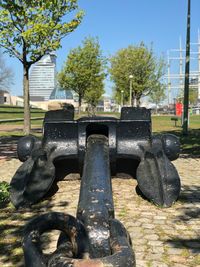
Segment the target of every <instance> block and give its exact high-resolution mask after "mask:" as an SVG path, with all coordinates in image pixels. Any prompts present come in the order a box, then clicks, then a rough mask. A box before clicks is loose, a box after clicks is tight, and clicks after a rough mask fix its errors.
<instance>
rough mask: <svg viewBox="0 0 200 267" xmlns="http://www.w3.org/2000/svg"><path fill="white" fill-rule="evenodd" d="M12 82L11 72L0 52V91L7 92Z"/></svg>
mask: <svg viewBox="0 0 200 267" xmlns="http://www.w3.org/2000/svg"><path fill="white" fill-rule="evenodd" d="M12 82H13V71H12V70H11V68H9V67H7V66H6V64H5V60H4V58H3V54H2V53H1V51H0V90H8V89H9V87H10V85H11V84H12Z"/></svg>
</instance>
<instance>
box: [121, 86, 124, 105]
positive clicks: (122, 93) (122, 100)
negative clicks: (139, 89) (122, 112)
mask: <svg viewBox="0 0 200 267" xmlns="http://www.w3.org/2000/svg"><path fill="white" fill-rule="evenodd" d="M123 105H124V91H123V90H121V107H123Z"/></svg>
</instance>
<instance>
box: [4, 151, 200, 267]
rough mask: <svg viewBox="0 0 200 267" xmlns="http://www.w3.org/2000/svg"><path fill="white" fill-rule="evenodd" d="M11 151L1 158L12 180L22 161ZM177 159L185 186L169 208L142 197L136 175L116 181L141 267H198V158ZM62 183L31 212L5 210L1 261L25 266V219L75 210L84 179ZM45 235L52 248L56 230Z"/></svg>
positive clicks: (119, 212)
mask: <svg viewBox="0 0 200 267" xmlns="http://www.w3.org/2000/svg"><path fill="white" fill-rule="evenodd" d="M13 153H15V152H14V151H13ZM12 155H13V158H9V157H2V159H1V160H0V180H1V181H2V180H5V181H8V182H9V181H10V178H11V177H12V175H13V174H14V172H15V170H16V169H17V167H19V166H20V164H21V163H20V162H19V161H18V160H17V159H16V158H15V154H12ZM174 164H175V166H176V167H177V169H178V172H179V174H180V176H181V182H182V190H181V195H180V198H179V200H178V201H177V202H176V203H175V205H174V206H173V207H171V208H167V209H162V208H159V207H156V206H154V205H152V204H151V203H149V202H147V201H146V200H144V199H142V198H141V197H140V196H138V195H137V194H136V191H135V187H136V185H137V182H136V180H134V179H123V178H114V179H113V180H112V186H113V196H114V202H115V215H116V218H118V219H119V220H120V221H121V222H122V223H123V224H124V225H125V227H126V228H127V230H128V231H129V233H130V236H131V239H132V242H133V248H134V251H135V255H136V262H137V267H171V266H173V267H182V266H187V267H200V158H189V157H181V158H179V159H178V160H176V161H175V162H174ZM58 186H59V190H58V192H57V193H56V194H55V195H54V196H53V197H51V198H50V199H48V200H45V201H43V202H42V203H40V204H39V205H35V207H34V208H33V210H32V211H25V212H20V211H18V212H17V211H15V210H14V208H13V207H12V206H11V205H9V206H7V207H3V208H2V209H1V215H0V223H1V224H0V230H1V234H0V266H2V267H6V266H9V267H11V266H12V267H14V266H16V267H18V266H23V260H22V251H21V241H20V240H21V235H22V229H23V225H24V224H25V222H26V221H27V220H29V219H30V218H32V217H33V216H35V215H38V214H40V213H44V212H48V211H52V210H53V211H61V212H66V213H69V214H71V215H75V214H76V208H77V202H78V195H79V188H80V180H68V181H67V179H66V180H64V181H61V182H59V183H58ZM46 238H47V240H51V241H52V242H51V243H50V241H49V243H50V248H47V250H48V251H49V250H53V246H54V245H55V242H53V241H55V239H56V238H57V235H56V233H55V232H54V234H53V235H52V234H51V235H50V236H47V237H46Z"/></svg>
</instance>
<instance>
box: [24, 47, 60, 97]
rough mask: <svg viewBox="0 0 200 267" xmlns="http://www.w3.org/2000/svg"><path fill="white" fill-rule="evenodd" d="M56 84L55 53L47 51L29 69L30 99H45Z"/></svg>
mask: <svg viewBox="0 0 200 267" xmlns="http://www.w3.org/2000/svg"><path fill="white" fill-rule="evenodd" d="M55 85H56V55H55V53H52V52H51V53H49V54H47V55H45V56H43V57H42V59H41V60H39V61H38V62H36V63H35V64H34V65H33V66H32V68H31V71H30V78H29V90H30V100H31V101H47V100H49V98H50V95H51V93H52V91H53V90H54V88H55Z"/></svg>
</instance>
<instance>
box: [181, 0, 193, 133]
mask: <svg viewBox="0 0 200 267" xmlns="http://www.w3.org/2000/svg"><path fill="white" fill-rule="evenodd" d="M190 4H191V1H190V0H188V12H187V34H186V60H185V86H184V108H183V126H182V127H183V134H184V135H187V134H188V106H189V79H190V16H191V12H190Z"/></svg>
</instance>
